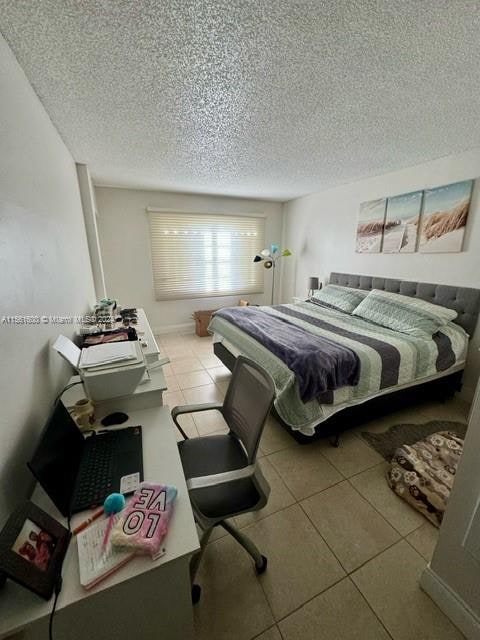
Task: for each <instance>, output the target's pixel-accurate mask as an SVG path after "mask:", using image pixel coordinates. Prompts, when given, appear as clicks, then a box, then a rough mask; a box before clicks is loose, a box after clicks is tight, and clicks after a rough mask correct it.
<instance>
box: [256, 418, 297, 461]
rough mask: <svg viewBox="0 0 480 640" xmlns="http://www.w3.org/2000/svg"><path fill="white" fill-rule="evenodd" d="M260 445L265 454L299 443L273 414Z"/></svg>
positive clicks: (268, 419) (266, 424) (267, 423)
mask: <svg viewBox="0 0 480 640" xmlns="http://www.w3.org/2000/svg"><path fill="white" fill-rule="evenodd" d="M260 446H261V448H262V451H263V452H264V454H265V455H268V454H269V453H274V452H275V451H280V450H281V449H287V448H288V447H296V446H298V443H297V442H295V440H294V439H293V438H292V436H291V435H289V434H288V433H287V432H286V431H285V429H284V428H283V427H282V426H281V425H280V424H279V423H278V422H277V420H276V419H275V418H274V417H273V416H272V415H270V416H268V418H267V421H266V423H265V427H264V429H263V433H262V438H261V440H260Z"/></svg>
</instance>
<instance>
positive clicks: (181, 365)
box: [171, 357, 203, 376]
mask: <svg viewBox="0 0 480 640" xmlns="http://www.w3.org/2000/svg"><path fill="white" fill-rule="evenodd" d="M171 365H172V371H173V373H174V374H175V375H176V376H177V375H178V374H180V373H190V372H191V371H201V370H202V369H203V367H202V365H201V363H200V360H198V358H194V357H191V358H179V359H178V360H173V361H172V363H171Z"/></svg>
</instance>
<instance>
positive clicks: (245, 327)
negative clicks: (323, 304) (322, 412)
mask: <svg viewBox="0 0 480 640" xmlns="http://www.w3.org/2000/svg"><path fill="white" fill-rule="evenodd" d="M215 315H217V316H219V317H220V318H224V319H225V320H228V322H231V323H232V324H234V325H235V326H237V327H238V328H239V329H241V330H242V331H244V332H245V333H247V334H248V335H249V336H251V337H252V338H254V339H255V340H257V341H258V342H259V343H260V344H262V345H263V346H264V347H266V348H267V349H268V350H269V351H271V352H272V353H273V354H274V355H275V356H277V358H279V359H280V360H282V362H284V363H285V364H286V365H287V367H288V368H289V369H290V370H291V371H293V373H294V374H295V376H296V379H297V381H298V387H299V391H300V397H301V399H302V400H303V402H308V401H310V400H313V399H314V398H317V397H319V396H320V395H322V394H323V393H325V392H326V391H333V390H335V389H338V388H339V387H343V386H345V385H356V384H357V383H358V378H359V375H360V360H359V358H358V355H357V354H356V353H355V351H353V350H352V349H349V348H348V347H345V346H343V345H341V344H338V343H337V342H335V341H333V340H329V339H328V338H324V337H322V336H316V335H313V334H311V333H309V332H308V331H305V330H304V329H302V328H300V327H298V326H296V325H294V324H292V323H291V322H288V320H284V319H282V318H277V317H276V316H272V315H270V314H269V313H265V312H264V311H262V310H261V309H260V308H258V307H231V308H227V309H220V310H219V311H217V312H216V314H215Z"/></svg>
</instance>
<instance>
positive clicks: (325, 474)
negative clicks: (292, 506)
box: [262, 443, 343, 500]
mask: <svg viewBox="0 0 480 640" xmlns="http://www.w3.org/2000/svg"><path fill="white" fill-rule="evenodd" d="M262 449H263V443H262ZM267 459H268V460H269V461H270V462H271V463H272V464H273V466H274V467H275V469H276V470H277V472H278V473H279V475H280V477H281V478H282V480H283V481H284V482H285V484H286V485H287V487H288V488H289V489H290V491H291V492H292V493H293V495H294V496H295V497H296V498H297V500H302V499H303V498H307V497H308V496H311V495H313V494H314V493H318V492H319V491H323V490H324V489H327V487H331V486H332V485H334V484H336V483H337V482H340V481H341V480H343V476H342V475H341V474H340V473H339V472H338V471H337V470H336V469H335V467H333V466H332V465H331V464H330V462H329V461H328V460H327V459H326V458H325V457H324V456H323V455H322V452H321V451H320V448H319V447H318V446H317V444H316V443H315V444H311V445H305V446H301V445H296V446H294V447H290V448H288V449H283V450H282V451H277V452H276V453H272V454H271V455H269V456H268V457H267Z"/></svg>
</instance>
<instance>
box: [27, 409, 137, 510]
mask: <svg viewBox="0 0 480 640" xmlns="http://www.w3.org/2000/svg"><path fill="white" fill-rule="evenodd" d="M27 465H28V468H29V469H30V471H31V472H32V473H33V475H34V476H35V478H36V479H37V480H38V482H39V483H40V485H41V486H42V487H43V489H44V490H45V492H46V493H47V494H48V496H49V497H50V498H51V500H52V502H53V503H54V504H55V506H56V507H57V508H58V509H59V511H60V512H61V513H62V514H63V515H64V516H66V517H69V516H70V515H72V514H73V513H77V512H78V511H83V510H84V509H91V508H94V507H98V506H102V505H103V502H104V500H105V498H106V497H107V496H108V495H109V494H110V493H113V492H120V488H121V480H122V478H124V477H125V476H130V475H131V474H137V473H138V480H139V482H141V481H142V480H143V448H142V427H139V426H138V427H126V428H123V429H118V430H115V431H110V432H108V433H101V434H94V435H91V436H89V437H88V438H84V437H83V435H82V434H81V433H80V430H79V428H78V427H77V425H76V424H75V422H74V420H73V418H72V417H71V416H70V414H69V413H68V411H67V410H66V408H65V406H64V405H63V403H62V402H61V401H58V402H57V404H56V406H55V409H54V410H53V413H52V414H51V416H50V418H49V419H48V421H47V424H46V425H45V428H44V431H43V433H42V436H41V438H40V441H39V443H38V445H37V448H36V450H35V453H34V454H33V457H32V459H31V460H30V462H28V463H27ZM132 490H133V489H132Z"/></svg>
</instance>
